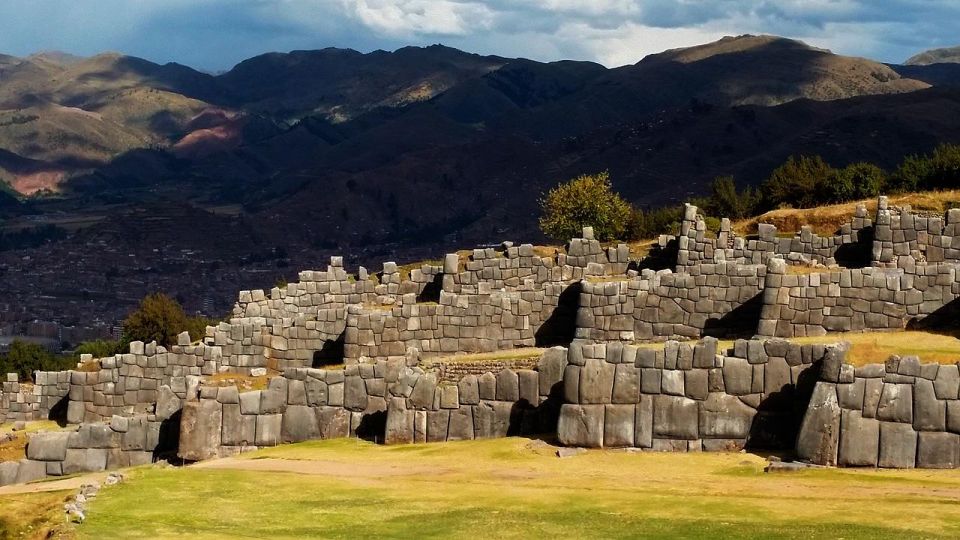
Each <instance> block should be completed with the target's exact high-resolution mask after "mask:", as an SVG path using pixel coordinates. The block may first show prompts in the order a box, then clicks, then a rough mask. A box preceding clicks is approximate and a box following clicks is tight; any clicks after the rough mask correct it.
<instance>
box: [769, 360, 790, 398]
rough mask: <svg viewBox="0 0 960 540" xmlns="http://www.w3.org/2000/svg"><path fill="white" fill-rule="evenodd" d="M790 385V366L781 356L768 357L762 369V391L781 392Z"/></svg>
mask: <svg viewBox="0 0 960 540" xmlns="http://www.w3.org/2000/svg"><path fill="white" fill-rule="evenodd" d="M789 386H790V366H789V365H788V364H787V361H786V360H785V359H783V358H770V360H769V361H768V362H767V365H766V366H765V367H764V371H763V393H764V394H766V395H770V394H773V393H775V392H782V391H784V390H786V389H787V387H789Z"/></svg>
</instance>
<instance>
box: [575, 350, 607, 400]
mask: <svg viewBox="0 0 960 540" xmlns="http://www.w3.org/2000/svg"><path fill="white" fill-rule="evenodd" d="M615 371H616V366H615V365H614V364H608V363H607V362H605V361H603V360H597V359H592V358H591V359H588V360H586V362H585V363H584V365H583V367H582V368H581V369H580V400H579V403H584V404H601V403H610V400H611V399H612V396H613V376H614V373H615Z"/></svg>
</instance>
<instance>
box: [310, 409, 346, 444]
mask: <svg viewBox="0 0 960 540" xmlns="http://www.w3.org/2000/svg"><path fill="white" fill-rule="evenodd" d="M317 423H318V425H319V426H318V427H319V428H320V438H322V439H338V438H342V437H347V436H348V435H349V434H350V413H349V411H347V410H346V409H343V408H341V407H331V406H323V407H320V408H319V409H317Z"/></svg>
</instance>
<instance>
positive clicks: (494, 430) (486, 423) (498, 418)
mask: <svg viewBox="0 0 960 540" xmlns="http://www.w3.org/2000/svg"><path fill="white" fill-rule="evenodd" d="M498 387H499V384H498ZM512 409H513V403H512V402H508V401H481V402H480V404H479V405H477V406H476V407H474V408H473V427H474V431H475V432H476V437H477V438H478V439H490V438H499V437H506V436H507V432H508V431H509V429H510V413H511V410H512Z"/></svg>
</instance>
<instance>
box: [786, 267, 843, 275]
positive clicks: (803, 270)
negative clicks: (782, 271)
mask: <svg viewBox="0 0 960 540" xmlns="http://www.w3.org/2000/svg"><path fill="white" fill-rule="evenodd" d="M839 270H840V269H839V268H828V267H826V266H805V265H799V264H791V265H788V266H787V273H788V274H791V275H796V276H805V275H809V274H828V273H830V272H835V271H839Z"/></svg>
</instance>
